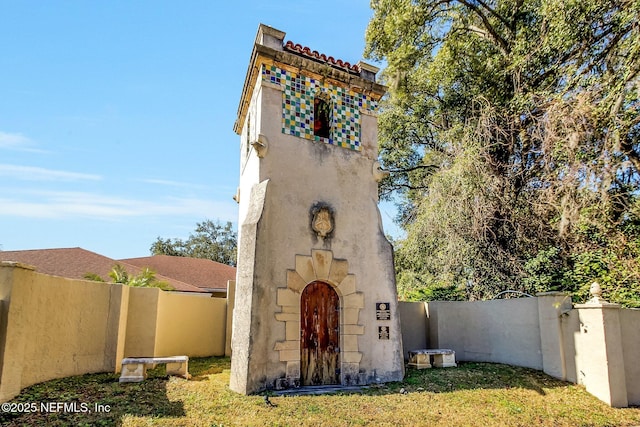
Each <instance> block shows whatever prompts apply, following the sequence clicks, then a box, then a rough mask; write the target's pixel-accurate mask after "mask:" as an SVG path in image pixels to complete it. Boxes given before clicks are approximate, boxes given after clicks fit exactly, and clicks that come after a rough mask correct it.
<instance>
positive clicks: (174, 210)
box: [0, 191, 237, 221]
mask: <svg viewBox="0 0 640 427" xmlns="http://www.w3.org/2000/svg"><path fill="white" fill-rule="evenodd" d="M181 215H189V216H194V217H196V218H198V217H200V218H211V217H215V218H220V220H222V221H236V220H237V207H236V204H235V203H234V202H233V201H229V202H221V201H215V200H202V199H195V198H164V199H159V200H136V199H131V198H124V197H114V196H105V195H99V194H92V193H86V192H75V191H26V192H22V193H20V194H15V195H14V196H13V197H0V216H19V217H22V218H50V219H74V218H92V219H101V220H120V219H126V218H141V217H157V216H181Z"/></svg>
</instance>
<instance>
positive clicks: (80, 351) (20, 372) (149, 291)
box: [0, 262, 233, 402]
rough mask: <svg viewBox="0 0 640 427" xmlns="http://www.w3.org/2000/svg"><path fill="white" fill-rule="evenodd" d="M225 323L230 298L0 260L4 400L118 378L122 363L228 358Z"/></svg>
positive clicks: (1, 391)
mask: <svg viewBox="0 0 640 427" xmlns="http://www.w3.org/2000/svg"><path fill="white" fill-rule="evenodd" d="M231 286H233V285H232V284H231ZM226 319H227V299H226V298H211V297H209V296H208V295H195V294H194V295H189V294H181V293H174V292H164V291H161V290H160V289H157V288H133V287H129V286H124V285H119V284H110V283H100V282H93V281H85V280H72V279H66V278H62V277H56V276H50V275H46V274H41V273H38V272H36V271H35V269H34V268H33V267H31V266H28V265H24V264H20V263H14V262H0V402H6V401H7V400H10V399H11V398H13V397H15V396H16V395H18V394H19V393H20V391H21V390H22V389H23V388H25V387H28V386H30V385H32V384H36V383H39V382H43V381H47V380H51V379H55V378H63V377H68V376H73V375H82V374H86V373H95V372H119V370H120V367H121V366H120V365H121V360H122V359H123V358H124V357H136V356H147V357H148V356H154V357H161V356H175V355H187V356H190V357H202V356H222V355H225V353H226V352H225V347H226V345H228V338H229V337H228V336H227V320H226ZM227 355H228V354H227Z"/></svg>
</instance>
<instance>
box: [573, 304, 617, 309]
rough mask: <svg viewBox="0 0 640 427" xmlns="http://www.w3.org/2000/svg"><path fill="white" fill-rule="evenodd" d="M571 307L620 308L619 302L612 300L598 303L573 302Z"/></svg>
mask: <svg viewBox="0 0 640 427" xmlns="http://www.w3.org/2000/svg"><path fill="white" fill-rule="evenodd" d="M573 307H574V308H577V309H580V310H583V309H588V308H622V306H621V305H620V304H616V303H613V302H599V303H593V302H591V303H590V302H586V303H585V304H574V306H573Z"/></svg>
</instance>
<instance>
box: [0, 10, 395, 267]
mask: <svg viewBox="0 0 640 427" xmlns="http://www.w3.org/2000/svg"><path fill="white" fill-rule="evenodd" d="M0 16H1V17H2V19H1V21H2V24H1V25H0V249H1V250H23V249H42V248H57V247H76V246H80V247H83V248H85V249H88V250H91V251H94V252H98V253H101V254H103V255H106V256H108V257H111V258H115V259H119V258H129V257H139V256H147V255H149V247H150V246H151V244H152V243H153V242H154V241H155V239H156V237H158V236H161V237H163V238H183V239H184V238H187V237H188V235H189V233H190V232H191V231H193V230H194V228H195V225H196V223H198V222H201V221H203V220H205V219H212V220H219V221H220V222H223V223H224V222H226V221H232V222H233V223H234V224H236V223H237V205H236V203H235V202H234V201H233V200H232V198H231V197H232V196H233V194H234V193H235V189H236V187H237V184H238V174H239V172H238V150H239V141H240V139H239V137H238V136H237V135H236V134H235V133H234V132H233V130H232V127H233V123H234V120H235V118H236V111H237V106H238V101H239V97H240V93H241V91H242V85H243V82H244V77H245V73H246V70H247V65H248V62H249V56H250V53H251V48H252V46H253V41H254V39H255V34H256V31H257V28H258V24H259V23H261V22H262V23H264V24H267V25H270V26H272V27H275V28H277V29H279V30H282V31H285V32H286V33H287V35H286V37H285V41H286V40H291V41H293V42H295V43H300V44H302V45H306V46H309V47H310V48H312V49H314V50H318V51H319V52H322V53H326V54H330V55H332V56H334V57H336V58H341V59H343V60H345V61H349V62H351V63H356V62H358V61H359V60H361V59H362V57H363V51H364V34H365V29H366V27H367V23H368V22H369V19H370V18H371V16H372V11H371V10H370V8H369V1H368V0H342V1H333V0H325V1H310V0H308V1H305V0H297V1H288V0H287V1H273V2H265V1H253V0H251V1H236V2H218V1H213V0H210V1H146V0H143V1H134V0H131V1H106V0H105V1H97V0H94V1H80V0H76V1H65V0H58V1H42V0H32V1H30V0H15V1H14V0H0ZM385 212H386V213H383V217H384V219H385V222H386V226H387V231H390V232H392V233H393V230H389V229H390V228H392V227H391V225H390V223H391V221H390V217H391V216H392V215H393V213H392V212H389V210H388V209H386V210H385Z"/></svg>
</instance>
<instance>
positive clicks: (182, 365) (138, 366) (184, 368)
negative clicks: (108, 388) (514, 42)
mask: <svg viewBox="0 0 640 427" xmlns="http://www.w3.org/2000/svg"><path fill="white" fill-rule="evenodd" d="M159 363H164V364H166V365H167V375H176V376H179V377H182V378H185V379H189V377H190V375H189V357H188V356H172V357H126V358H124V359H122V372H121V373H120V382H121V383H138V382H140V381H144V380H146V379H147V368H148V367H151V368H153V367H155V365H157V364H159Z"/></svg>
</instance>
